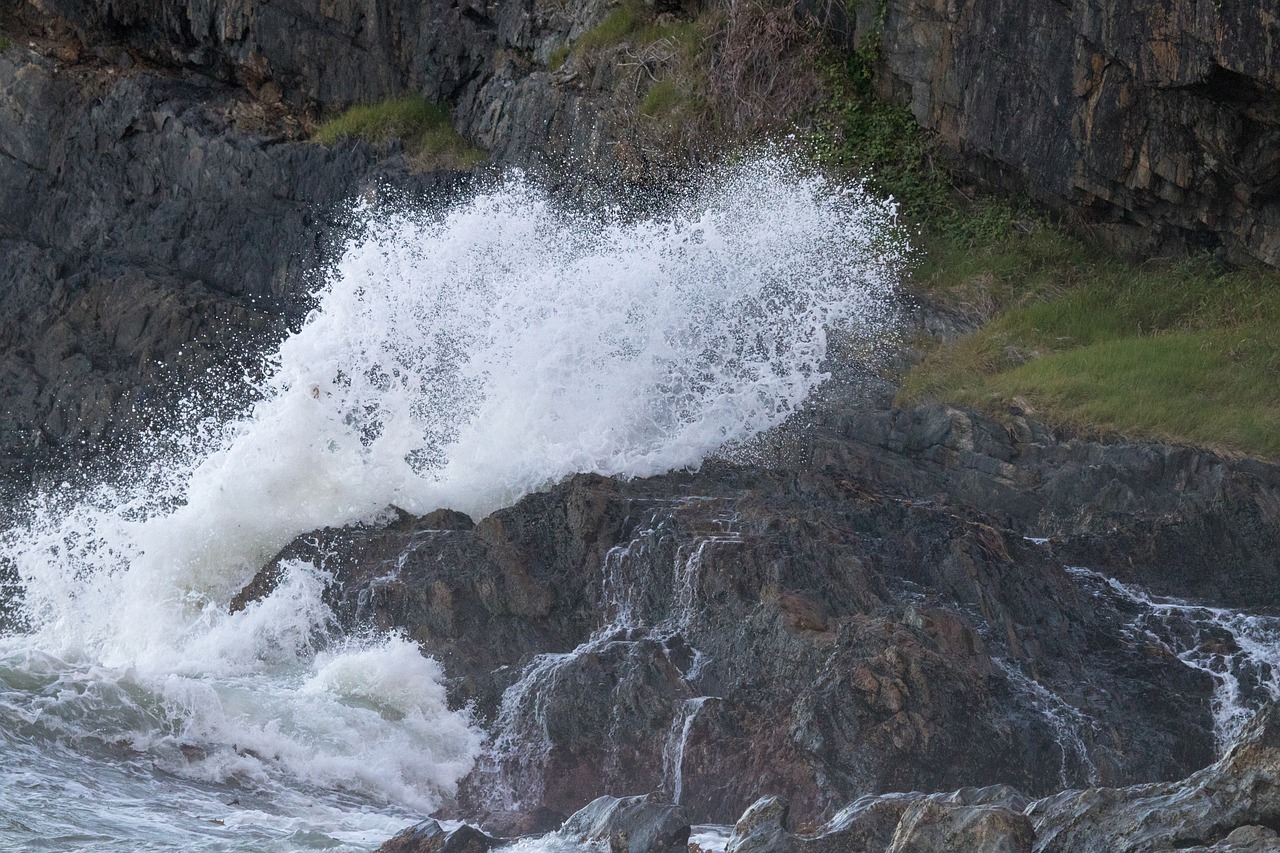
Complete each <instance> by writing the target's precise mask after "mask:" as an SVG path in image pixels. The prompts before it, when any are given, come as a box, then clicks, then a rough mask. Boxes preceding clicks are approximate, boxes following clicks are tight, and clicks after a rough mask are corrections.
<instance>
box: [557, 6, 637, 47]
mask: <svg viewBox="0 0 1280 853" xmlns="http://www.w3.org/2000/svg"><path fill="white" fill-rule="evenodd" d="M641 19H642V13H641V11H640V9H639V8H638V7H637V6H633V5H631V4H629V3H624V4H623V5H621V6H617V7H615V8H614V9H612V10H610V12H609V14H607V15H605V16H604V18H603V19H601V21H600V23H598V24H596V25H595V26H594V27H592V28H591V29H589V30H587V31H586V32H585V33H583V34H582V35H580V36H579V37H578V40H577V41H576V42H574V46H573V47H574V50H575V51H577V52H578V54H579V55H582V54H583V53H586V52H588V51H592V50H599V49H600V48H603V47H612V46H613V45H616V44H621V43H622V40H623V39H625V38H626V37H627V36H628V35H630V34H631V33H632V32H634V31H635V29H636V27H637V26H639V23H640V21H641Z"/></svg>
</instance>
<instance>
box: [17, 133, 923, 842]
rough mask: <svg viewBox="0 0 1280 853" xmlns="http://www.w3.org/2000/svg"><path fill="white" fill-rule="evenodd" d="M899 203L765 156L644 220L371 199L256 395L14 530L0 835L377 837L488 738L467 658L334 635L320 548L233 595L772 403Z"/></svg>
mask: <svg viewBox="0 0 1280 853" xmlns="http://www.w3.org/2000/svg"><path fill="white" fill-rule="evenodd" d="M892 216H893V214H892V210H891V209H890V208H888V207H887V206H885V205H881V204H877V203H872V202H869V201H868V200H867V199H865V198H864V197H863V196H862V195H861V194H860V193H859V192H857V191H856V190H850V189H848V188H843V187H839V186H835V185H832V184H830V183H828V182H825V181H823V180H822V179H820V178H816V177H812V176H801V175H797V174H795V173H794V172H793V171H792V170H791V169H789V168H788V167H787V166H786V165H785V164H784V163H783V162H781V161H779V160H774V159H768V158H765V159H761V160H757V161H755V162H752V163H749V164H747V165H744V166H741V167H738V168H735V169H732V170H726V171H724V172H721V173H719V174H716V175H713V176H712V177H710V178H709V179H708V180H707V182H706V183H705V185H703V186H700V187H697V188H694V189H692V190H691V191H690V192H689V193H688V194H687V196H686V197H685V198H684V199H683V200H682V201H679V202H677V203H675V204H673V205H671V207H670V210H669V212H667V213H665V214H663V215H662V216H656V217H654V218H651V219H647V220H640V221H635V220H626V221H624V220H623V219H621V218H620V217H612V218H611V217H610V216H608V215H601V214H595V213H593V214H591V215H589V216H588V215H579V214H575V213H572V212H568V211H565V210H563V209H561V208H559V207H558V206H557V205H556V204H555V203H554V202H553V201H552V200H550V199H549V198H548V197H547V196H546V195H545V194H543V193H541V192H540V191H539V190H537V189H536V188H534V187H532V186H530V185H528V184H527V183H524V182H522V181H521V180H520V179H518V178H513V179H511V180H509V181H507V182H505V183H504V184H503V185H501V186H499V187H497V188H496V189H493V190H492V191H488V192H484V193H480V194H478V195H476V196H475V197H474V198H472V199H471V200H469V201H467V202H465V203H461V204H458V205H456V206H453V207H451V208H449V209H445V210H438V211H430V212H424V213H403V212H402V213H394V214H388V213H377V214H375V213H372V212H366V214H365V218H364V222H363V224H362V227H361V228H359V229H358V230H357V233H358V236H357V237H355V238H354V239H353V240H352V241H351V242H350V244H349V245H348V246H347V247H346V251H345V254H344V257H343V258H342V260H341V262H340V263H339V265H338V266H337V268H336V269H335V270H334V271H333V273H332V275H331V276H330V279H329V281H328V283H327V284H326V286H325V287H324V288H323V289H322V291H321V292H320V293H319V294H318V295H317V304H318V308H317V309H316V311H315V312H314V313H313V315H312V316H311V317H310V318H309V320H308V322H307V323H306V325H305V326H304V328H302V329H301V331H299V332H298V333H297V334H295V335H292V336H291V337H289V338H288V339H287V340H285V341H284V342H283V343H282V344H281V346H280V347H279V349H278V351H277V352H276V353H274V354H273V355H272V356H271V358H270V359H269V364H268V366H267V371H266V374H267V376H268V378H267V380H266V381H265V383H264V384H263V385H262V387H260V388H259V389H258V397H259V400H258V402H257V403H255V404H254V405H253V406H252V407H251V408H250V409H248V410H246V411H245V412H244V413H243V415H242V416H241V417H239V418H237V419H233V420H231V421H229V422H227V423H204V424H202V425H201V426H200V428H199V429H193V430H191V431H184V432H182V433H180V434H175V435H171V436H167V437H165V440H164V441H162V442H160V443H159V445H158V446H163V447H165V448H167V449H166V450H165V451H164V452H163V453H158V454H155V455H153V456H152V457H151V458H149V459H148V460H147V462H146V463H145V464H142V465H138V466H135V467H134V468H133V469H131V470H130V471H128V472H127V473H126V474H123V475H121V476H120V478H119V479H117V480H115V481H112V482H104V483H100V484H97V485H96V486H90V487H87V488H76V489H72V488H71V487H70V486H67V487H65V488H63V489H59V490H55V491H54V492H52V493H48V494H44V495H41V496H39V497H38V498H37V499H35V500H34V501H33V502H32V503H31V505H30V506H29V507H26V508H25V509H24V510H22V512H21V513H20V515H21V517H22V518H23V521H22V522H21V523H20V524H18V525H17V526H15V527H12V528H10V529H8V530H6V531H5V532H4V533H3V534H2V535H0V557H2V558H3V560H4V561H5V563H6V564H7V565H8V566H9V568H10V569H11V570H12V571H14V572H16V575H17V578H18V587H19V588H20V590H21V607H20V609H21V613H22V618H23V628H22V629H21V630H18V631H11V632H10V634H9V636H6V637H3V638H0V816H2V817H0V848H2V849H88V850H144V849H156V850H172V849H183V850H301V849H352V850H358V849H368V848H370V847H373V846H376V845H377V844H378V843H380V842H381V841H382V840H384V839H385V838H387V837H388V836H390V835H391V834H394V832H396V831H397V830H398V829H399V828H401V827H403V826H404V825H406V824H408V823H409V822H411V821H412V820H414V819H416V818H418V817H421V816H422V815H423V814H428V813H431V812H432V811H433V810H434V809H436V808H438V807H439V805H440V804H441V803H442V802H443V801H445V800H446V799H447V798H448V797H449V796H451V794H452V793H453V791H454V790H455V787H456V784H457V782H458V780H459V779H460V778H461V777H462V776H464V775H465V774H466V773H468V772H469V771H470V769H471V768H472V766H473V764H474V762H475V761H476V759H477V756H479V755H480V753H481V750H482V749H483V740H484V739H483V735H482V733H481V732H479V731H478V730H477V729H476V727H475V725H474V724H473V722H472V721H471V720H470V719H469V718H468V716H467V714H466V713H465V712H458V711H451V710H450V709H449V708H448V706H447V703H446V698H445V694H444V689H443V687H442V684H441V682H442V678H443V673H442V672H441V670H440V667H439V666H438V665H437V664H436V663H435V662H434V661H432V660H429V659H427V658H424V657H422V656H421V655H420V654H419V652H418V649H417V648H416V647H415V646H414V645H412V644H411V643H409V642H408V641H406V640H404V639H402V638H398V637H375V638H369V637H365V638H349V637H342V636H340V635H339V634H338V633H337V632H336V630H335V629H334V627H333V626H332V625H331V624H330V616H329V613H328V611H327V610H326V608H325V606H324V604H323V602H322V600H321V591H322V589H323V585H324V581H325V576H324V574H323V572H322V571H321V570H320V569H318V568H317V567H315V566H311V565H308V564H305V563H296V564H293V565H291V566H289V567H288V574H287V577H286V580H285V582H284V583H282V584H281V585H280V587H279V588H278V589H277V590H276V591H275V592H273V593H272V594H271V595H270V596H268V597H267V598H266V599H264V600H262V601H260V602H257V603H255V604H253V605H251V606H249V607H248V608H247V609H246V610H244V611H242V612H239V613H236V614H231V613H229V612H228V610H229V608H228V603H229V601H230V599H231V597H232V596H233V595H234V594H235V593H236V592H237V591H238V590H239V589H240V588H241V587H242V586H243V585H244V584H245V582H246V581H248V580H249V579H250V578H251V577H252V575H253V574H254V572H255V571H256V570H257V568H258V567H259V566H261V565H262V563H263V562H264V560H266V559H268V558H269V557H270V556H271V555H272V554H274V553H276V552H277V551H278V550H279V549H280V548H281V547H282V546H283V545H285V544H287V543H288V542H289V541H290V540H291V539H292V538H293V537H295V536H297V535H298V534H300V533H303V532H306V531H308V530H311V529H315V528H318V527H322V526H336V525H345V524H350V523H353V522H358V521H364V522H368V521H376V520H377V519H378V518H379V517H381V516H382V515H383V514H384V513H385V512H386V510H387V508H388V507H390V506H398V507H401V508H403V509H406V510H408V511H410V512H427V511H430V510H432V509H435V508H436V507H439V506H447V507H452V508H455V509H460V510H463V511H465V512H468V513H471V514H473V515H477V516H479V515H483V514H485V513H487V512H490V511H492V510H494V509H495V508H498V507H501V506H504V505H507V504H509V503H511V502H513V501H514V500H516V499H517V498H519V497H520V496H521V495H523V494H525V493H527V492H529V491H531V490H535V489H538V488H540V487H543V486H545V485H547V484H549V483H552V482H554V481H556V480H558V479H559V478H561V477H563V476H565V475H567V474H570V473H573V472H578V471H591V472H598V473H601V474H616V475H627V476H643V475H648V474H655V473H660V472H664V471H667V470H670V469H674V468H683V467H689V466H696V465H698V464H699V463H701V462H702V460H703V459H704V458H705V457H706V456H707V455H708V454H711V453H713V452H716V451H717V450H719V449H720V448H722V447H724V446H726V445H729V446H733V445H735V444H740V443H741V442H744V441H747V440H749V439H750V438H751V437H753V436H755V435H757V434H759V433H760V432H762V431H765V430H768V429H770V428H772V427H775V426H777V425H778V424H780V423H782V422H783V421H785V420H786V419H787V418H788V417H790V416H791V415H792V414H793V413H794V412H795V411H796V410H797V409H798V408H799V407H800V406H801V404H802V403H803V402H804V400H805V399H806V398H807V397H808V396H810V395H811V394H812V393H813V392H814V390H815V389H816V388H817V387H818V386H819V385H820V384H821V383H822V382H823V380H824V378H825V374H824V373H823V361H824V358H825V356H826V353H827V347H828V335H830V334H831V333H832V330H838V333H839V334H841V335H843V336H848V337H851V338H853V339H854V340H861V341H863V342H864V343H865V344H866V345H868V346H871V345H873V344H874V342H875V341H876V340H878V339H879V338H880V336H881V335H882V334H883V333H884V330H885V329H886V328H887V327H888V326H889V325H890V323H891V321H890V314H891V311H890V308H889V302H890V299H891V296H892V287H893V280H894V275H895V272H896V270H897V267H898V264H899V262H900V260H901V248H900V244H899V243H898V242H897V241H896V240H895V239H893V237H892V233H891V227H890V226H891V223H892Z"/></svg>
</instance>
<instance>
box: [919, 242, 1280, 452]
mask: <svg viewBox="0 0 1280 853" xmlns="http://www.w3.org/2000/svg"><path fill="white" fill-rule="evenodd" d="M915 280H916V284H917V287H918V288H919V289H921V290H922V291H923V292H924V293H925V294H927V295H928V296H929V297H930V298H932V299H934V300H937V301H939V302H940V303H942V304H947V305H951V306H953V307H954V308H956V309H958V310H961V311H964V312H966V313H968V314H970V316H971V318H972V319H975V320H978V321H985V325H983V326H982V327H981V328H980V329H978V331H976V332H974V333H973V334H971V335H968V336H966V337H964V338H961V339H960V340H957V341H955V342H953V343H950V344H945V345H942V346H939V347H937V348H936V349H934V350H933V351H932V352H931V353H929V354H928V355H927V356H926V357H925V358H924V360H923V361H921V362H920V363H919V364H918V365H917V366H916V367H914V368H913V369H912V370H911V371H910V372H909V373H908V374H907V375H906V377H905V378H904V380H903V383H902V390H901V392H900V394H899V400H900V402H903V403H915V402H922V401H924V400H942V401H946V402H951V403H958V404H961V405H967V406H972V407H973V408H976V409H979V410H982V411H986V412H988V413H989V414H993V415H996V416H997V417H999V416H1001V415H1007V414H1008V413H1009V412H1010V410H1011V409H1013V408H1016V409H1019V410H1022V411H1026V412H1027V413H1028V414H1030V415H1032V416H1033V417H1035V418H1036V419H1037V420H1040V421H1043V422H1045V423H1048V424H1050V425H1053V426H1057V427H1064V428H1068V429H1071V430H1074V431H1078V432H1081V433H1083V434H1086V435H1108V434H1111V435H1120V436H1123V437H1127V438H1135V439H1153V440H1160V441H1171V442H1175V443H1188V444H1195V445H1200V446H1206V447H1211V448H1214V449H1218V450H1223V451H1228V452H1239V453H1246V454H1249V455H1253V456H1259V457H1263V458H1270V459H1280V379H1277V377H1280V335H1277V334H1276V331H1275V330H1276V329H1277V328H1280V273H1277V272H1276V271H1274V270H1264V269H1248V270H1225V269H1221V268H1219V267H1217V266H1216V265H1215V264H1214V263H1213V262H1212V261H1211V260H1208V259H1204V258H1199V259H1192V260H1186V261H1182V262H1177V263H1175V262H1170V261H1149V262H1147V263H1144V264H1133V263H1129V262H1126V261H1124V260H1121V259H1118V258H1116V257H1114V256H1111V255H1109V254H1107V253H1106V252H1104V251H1102V250H1098V249H1094V248H1092V247H1089V246H1086V245H1085V244H1083V243H1081V242H1080V241H1078V240H1076V239H1074V238H1072V237H1069V236H1067V235H1065V234H1063V233H1061V232H1060V231H1057V230H1055V229H1053V228H1052V227H1050V226H1045V225H1041V226H1038V227H1037V228H1035V229H1034V230H1033V231H1032V233H1029V234H1022V233H1014V234H1010V235H1009V236H1007V237H1006V238H1004V239H1002V240H999V241H994V242H992V243H990V244H989V245H985V246H981V247H967V248H959V247H956V246H955V245H951V246H950V247H948V246H945V245H935V248H934V250H933V252H932V253H931V254H930V255H928V256H927V258H926V259H925V260H924V261H923V262H922V264H921V266H920V268H919V269H918V270H917V271H916V275H915Z"/></svg>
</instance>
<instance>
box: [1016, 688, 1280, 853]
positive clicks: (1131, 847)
mask: <svg viewBox="0 0 1280 853" xmlns="http://www.w3.org/2000/svg"><path fill="white" fill-rule="evenodd" d="M1027 815H1028V816H1029V817H1030V818H1031V821H1032V823H1033V824H1034V825H1035V831H1036V846H1035V849H1036V851H1037V853H1104V851H1106V853H1148V851H1165V850H1182V849H1187V848H1193V847H1213V849H1219V848H1218V847H1217V846H1216V845H1218V844H1219V843H1220V842H1222V843H1225V842H1226V840H1227V839H1228V838H1230V836H1231V835H1232V834H1233V833H1235V832H1237V831H1239V830H1241V829H1242V828H1243V829H1245V830H1246V831H1244V832H1241V833H1240V834H1239V835H1237V836H1236V838H1235V840H1233V841H1231V842H1230V843H1231V844H1236V843H1237V842H1241V843H1248V844H1253V845H1254V846H1255V847H1256V846H1258V845H1262V849H1275V847H1274V846H1272V847H1267V845H1274V837H1272V838H1267V837H1266V833H1265V832H1259V831H1258V830H1257V829H1248V828H1250V827H1263V828H1267V827H1274V826H1277V825H1280V704H1274V703H1273V704H1270V705H1268V706H1267V707H1266V709H1265V710H1263V711H1262V712H1260V713H1259V714H1258V715H1257V717H1256V718H1255V719H1254V720H1253V722H1252V723H1251V724H1250V725H1249V727H1248V729H1246V730H1245V732H1244V734H1243V735H1242V736H1241V738H1240V740H1239V741H1238V742H1237V743H1236V745H1235V746H1233V747H1232V748H1231V751H1230V752H1228V753H1227V754H1226V755H1225V756H1223V757H1222V758H1221V759H1220V760H1218V761H1217V762H1215V763H1214V764H1212V765H1210V766H1209V767H1206V768H1205V769H1203V770H1201V771H1199V772H1197V773H1195V774H1193V775H1191V776H1190V777H1189V778H1187V779H1186V780H1184V781H1180V782H1176V783H1172V784H1159V785H1141V786H1136V787H1131V788H1122V789H1115V788H1090V789H1088V790H1084V791H1064V792H1062V793H1060V794H1056V795H1054V796H1052V797H1047V798H1045V799H1043V800H1039V801H1037V802H1036V803H1034V804H1033V805H1032V806H1031V807H1030V808H1028V810H1027Z"/></svg>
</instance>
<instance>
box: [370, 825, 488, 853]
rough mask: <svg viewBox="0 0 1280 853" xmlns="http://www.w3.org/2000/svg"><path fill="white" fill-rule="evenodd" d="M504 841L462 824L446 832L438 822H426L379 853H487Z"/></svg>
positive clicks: (382, 848) (396, 838) (380, 849)
mask: <svg viewBox="0 0 1280 853" xmlns="http://www.w3.org/2000/svg"><path fill="white" fill-rule="evenodd" d="M501 843H502V842H501V840H500V839H497V838H494V837H493V836H490V835H486V834H485V833H483V832H481V831H480V830H478V829H476V828H475V827H474V826H469V825H467V824H463V825H462V826H460V827H458V828H457V829H454V830H452V831H448V832H446V831H445V829H444V827H442V826H441V825H440V824H439V822H438V821H434V820H424V821H423V822H422V823H417V824H414V825H413V826H411V827H409V828H408V829H406V830H404V831H403V832H401V833H399V834H398V835H396V836H395V837H393V838H392V839H390V840H389V841H387V842H385V843H384V844H383V845H382V846H381V847H379V848H378V851H379V853H488V851H489V850H492V849H493V848H494V847H497V846H499V845H500V844H501Z"/></svg>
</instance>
